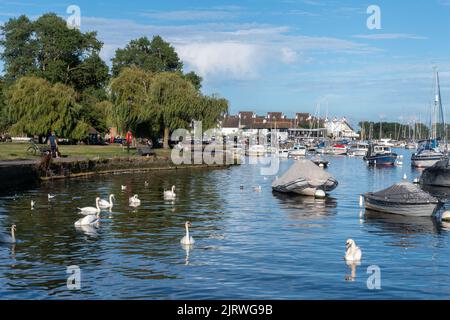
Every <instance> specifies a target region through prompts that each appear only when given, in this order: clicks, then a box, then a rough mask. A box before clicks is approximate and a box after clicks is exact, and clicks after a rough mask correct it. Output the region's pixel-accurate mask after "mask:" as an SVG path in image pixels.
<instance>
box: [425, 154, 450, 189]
mask: <svg viewBox="0 0 450 320" xmlns="http://www.w3.org/2000/svg"><path fill="white" fill-rule="evenodd" d="M420 183H421V184H423V185H428V186H437V187H450V164H449V161H448V158H447V157H445V158H444V159H442V160H440V161H438V162H436V163H435V164H434V165H432V166H431V167H429V168H426V169H425V170H423V172H422V175H421V176H420Z"/></svg>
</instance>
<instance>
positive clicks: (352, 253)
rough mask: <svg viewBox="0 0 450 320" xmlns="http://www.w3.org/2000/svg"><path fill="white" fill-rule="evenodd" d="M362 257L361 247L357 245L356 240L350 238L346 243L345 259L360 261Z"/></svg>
mask: <svg viewBox="0 0 450 320" xmlns="http://www.w3.org/2000/svg"><path fill="white" fill-rule="evenodd" d="M361 257H362V253H361V249H360V248H359V247H358V246H356V242H355V241H354V240H353V239H348V240H347V242H346V243H345V260H346V261H360V260H361Z"/></svg>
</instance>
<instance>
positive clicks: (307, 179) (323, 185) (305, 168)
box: [272, 159, 338, 196]
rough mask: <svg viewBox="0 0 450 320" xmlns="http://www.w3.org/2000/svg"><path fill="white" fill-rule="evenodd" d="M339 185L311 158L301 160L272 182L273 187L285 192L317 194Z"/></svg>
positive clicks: (275, 189)
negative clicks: (319, 191)
mask: <svg viewBox="0 0 450 320" xmlns="http://www.w3.org/2000/svg"><path fill="white" fill-rule="evenodd" d="M337 185H338V182H337V180H336V179H335V178H334V177H333V176H332V175H331V174H329V173H328V172H326V171H325V170H322V169H320V168H319V167H318V166H317V165H315V164H314V163H313V162H312V161H310V160H306V159H303V160H299V161H295V163H294V164H293V165H292V166H291V167H290V168H289V169H288V170H287V171H286V172H285V173H284V174H283V175H282V176H281V178H279V179H276V180H275V181H274V182H273V183H272V189H273V190H274V191H277V192H283V193H297V194H301V195H306V196H315V195H316V192H317V191H318V190H322V191H323V192H329V191H331V190H333V189H335V188H336V187H337Z"/></svg>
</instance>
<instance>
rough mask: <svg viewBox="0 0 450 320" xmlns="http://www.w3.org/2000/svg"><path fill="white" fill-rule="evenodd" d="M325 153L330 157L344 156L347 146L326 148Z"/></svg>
mask: <svg viewBox="0 0 450 320" xmlns="http://www.w3.org/2000/svg"><path fill="white" fill-rule="evenodd" d="M325 153H327V154H331V155H335V156H338V155H345V154H347V146H346V145H344V144H339V143H337V144H333V145H332V146H331V147H328V148H327V149H326V151H325Z"/></svg>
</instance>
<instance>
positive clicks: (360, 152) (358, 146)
mask: <svg viewBox="0 0 450 320" xmlns="http://www.w3.org/2000/svg"><path fill="white" fill-rule="evenodd" d="M368 150H369V144H368V143H365V142H358V143H355V144H353V145H351V146H350V148H349V149H348V154H351V155H354V156H356V157H364V156H365V155H366V154H367V151H368Z"/></svg>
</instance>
